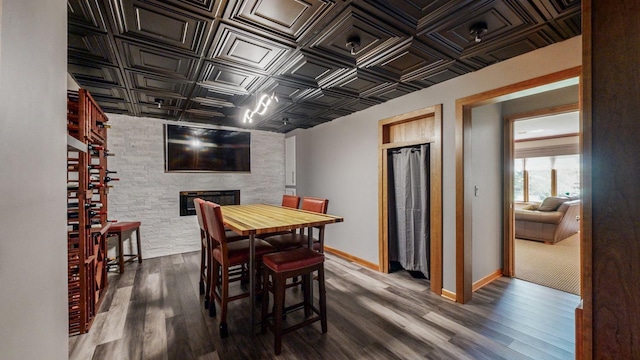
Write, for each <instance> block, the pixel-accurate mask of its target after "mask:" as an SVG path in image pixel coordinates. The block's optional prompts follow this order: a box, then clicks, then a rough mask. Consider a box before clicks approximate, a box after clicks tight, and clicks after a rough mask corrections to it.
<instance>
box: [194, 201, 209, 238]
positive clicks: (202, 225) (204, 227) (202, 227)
mask: <svg viewBox="0 0 640 360" xmlns="http://www.w3.org/2000/svg"><path fill="white" fill-rule="evenodd" d="M204 203H205V201H204V200H202V199H200V198H195V199H193V205H194V207H195V208H196V216H197V217H198V225H200V230H201V231H204V232H205V234H206V232H207V223H206V222H205V221H204V217H203V215H202V212H203V210H202V209H203V206H204Z"/></svg>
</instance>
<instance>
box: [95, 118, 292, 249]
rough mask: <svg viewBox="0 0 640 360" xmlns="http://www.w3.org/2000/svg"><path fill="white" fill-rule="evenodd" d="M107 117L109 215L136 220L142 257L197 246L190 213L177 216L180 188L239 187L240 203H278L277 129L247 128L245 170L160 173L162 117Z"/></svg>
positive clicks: (280, 161) (280, 162)
mask: <svg viewBox="0 0 640 360" xmlns="http://www.w3.org/2000/svg"><path fill="white" fill-rule="evenodd" d="M108 116H109V123H110V124H111V129H109V132H108V136H109V139H108V144H109V150H110V151H111V152H113V153H115V154H116V156H112V157H110V158H109V159H108V161H109V170H115V171H117V172H118V173H117V177H119V178H120V181H118V182H115V183H113V184H114V187H113V188H112V189H111V190H110V192H109V217H110V218H112V219H116V220H119V221H141V222H142V225H141V227H140V233H141V235H140V238H141V239H142V255H143V257H145V258H148V257H156V256H163V255H169V254H176V253H181V252H187V251H195V250H200V235H199V232H198V223H197V220H196V217H195V216H180V212H179V192H180V191H187V190H189V191H192V190H240V200H241V202H242V203H243V204H246V203H271V204H280V203H281V202H282V194H283V193H284V135H283V134H277V133H272V132H266V131H252V132H251V173H165V171H164V135H163V125H164V124H165V123H167V122H166V121H163V120H158V119H150V118H136V117H131V116H127V115H117V114H108ZM176 124H178V123H176ZM180 124H183V125H184V123H180ZM193 125H194V126H202V125H198V124H193ZM234 130H237V129H234Z"/></svg>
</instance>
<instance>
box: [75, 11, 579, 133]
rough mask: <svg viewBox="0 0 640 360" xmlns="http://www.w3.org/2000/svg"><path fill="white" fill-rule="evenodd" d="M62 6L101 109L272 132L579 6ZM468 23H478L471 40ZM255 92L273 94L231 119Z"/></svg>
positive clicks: (508, 49)
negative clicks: (260, 110) (477, 35)
mask: <svg viewBox="0 0 640 360" xmlns="http://www.w3.org/2000/svg"><path fill="white" fill-rule="evenodd" d="M68 9H69V10H68V15H69V48H68V54H69V60H68V71H69V73H70V74H71V75H72V76H73V77H74V79H75V80H76V81H77V82H78V84H80V86H82V87H84V88H86V89H88V90H89V91H90V92H91V94H92V95H93V96H94V98H95V99H96V100H97V101H98V103H99V104H100V106H101V107H102V108H103V109H104V110H105V111H106V112H108V113H124V114H129V115H133V116H146V117H157V118H163V119H170V120H182V121H191V122H199V123H206V124H217V125H226V126H234V127H245V128H255V129H260V130H268V131H276V132H287V131H290V130H293V129H295V128H309V127H312V126H315V125H318V124H320V123H323V122H326V121H330V120H333V119H335V118H337V117H340V116H344V115H347V114H350V113H352V112H355V111H359V110H362V109H365V108H367V107H369V106H372V105H375V104H379V103H382V102H384V101H387V100H390V99H393V98H395V97H398V96H402V95H404V94H407V93H410V92H412V91H416V90H419V89H422V88H425V87H428V86H431V85H433V84H436V83H439V82H442V81H445V80H448V79H451V78H454V77H456V76H459V75H462V74H465V73H468V72H472V71H475V70H478V69H480V68H482V67H485V66H487V65H490V64H493V63H495V62H498V61H502V60H506V59H509V58H511V57H514V56H518V55H521V54H523V53H526V52H528V51H532V50H535V49H537V48H540V47H544V46H546V45H549V44H552V43H555V42H558V41H562V40H565V39H568V38H571V37H573V36H576V35H579V34H580V1H579V0H528V1H517V0H484V1H479V0H476V1H469V0H458V1H449V0H431V1H428V0H422V1H421V0H402V1H382V0H369V1H357V0H353V1H343V0H304V1H303V0H228V1H225V0H68ZM476 24H485V25H486V28H487V31H486V32H484V33H483V34H482V35H481V38H482V41H481V42H475V40H474V35H472V34H471V33H470V28H471V26H472V25H476ZM354 38H357V40H358V42H359V45H358V46H356V47H355V48H354V51H353V54H352V52H351V49H350V48H349V47H348V46H347V45H346V44H347V42H349V41H350V40H354ZM263 94H267V95H271V94H275V95H276V96H277V98H278V102H277V103H272V104H271V105H270V106H269V108H268V110H267V111H266V112H265V113H264V114H263V115H258V114H255V115H254V116H253V120H254V121H253V123H251V124H244V123H243V117H244V114H245V112H246V111H247V110H249V109H250V110H254V109H255V108H256V105H257V102H258V100H259V98H260V96H261V95H263ZM159 102H160V103H161V106H160V107H158V103H159ZM284 118H287V119H288V121H287V123H286V124H285V122H284V121H283V119H284Z"/></svg>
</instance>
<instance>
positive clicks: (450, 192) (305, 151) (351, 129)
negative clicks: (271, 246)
mask: <svg viewBox="0 0 640 360" xmlns="http://www.w3.org/2000/svg"><path fill="white" fill-rule="evenodd" d="M581 40H582V38H581V37H575V38H572V39H570V40H567V41H564V42H561V43H557V44H554V45H550V46H547V47H545V48H542V49H539V50H536V51H533V52H530V53H527V54H524V55H522V56H519V57H517V58H513V59H510V60H507V61H503V62H500V63H498V64H495V65H493V66H489V67H487V68H484V69H482V70H479V71H476V72H473V73H470V74H466V75H463V76H460V77H458V78H454V79H452V80H449V81H447V82H444V83H441V84H438V85H434V86H432V87H430V88H427V89H423V90H420V91H417V92H415V93H411V94H408V95H405V96H403V97H401V98H397V99H394V100H391V101H388V102H386V103H384V104H380V105H377V106H374V107H371V108H369V109H366V110H364V111H361V112H357V113H354V114H351V115H348V116H345V117H342V118H339V119H336V120H334V121H332V122H329V123H325V124H321V125H318V126H316V127H313V128H311V129H307V130H296V131H293V132H291V133H290V135H296V136H297V139H296V142H297V144H296V147H297V149H298V152H297V154H296V155H297V158H296V161H297V164H298V179H297V181H298V187H297V190H298V194H299V195H303V196H304V195H314V196H323V197H327V198H329V199H330V202H329V213H332V214H336V215H341V216H344V218H345V221H344V223H341V224H337V225H331V226H328V227H327V231H326V238H325V241H326V244H327V245H328V246H331V247H334V248H337V249H339V250H342V251H345V252H347V253H349V254H351V255H354V256H356V257H359V258H362V259H364V260H366V261H369V262H372V263H375V264H377V263H378V165H377V164H378V163H377V151H378V147H377V141H378V138H377V137H378V121H379V120H381V119H385V118H388V117H391V116H394V115H398V114H403V113H406V112H409V111H412V110H417V109H422V108H425V107H427V106H431V105H435V104H443V117H444V123H443V212H444V215H443V217H444V218H443V223H444V224H443V237H444V244H443V246H444V249H443V267H444V273H443V280H444V288H445V289H447V290H450V291H453V290H454V289H455V235H456V234H455V215H456V208H455V181H456V178H455V139H454V136H455V132H454V130H455V101H456V99H458V98H462V97H465V96H469V95H473V94H477V93H480V92H483V91H487V90H491V89H495V88H498V87H502V86H506V85H510V84H513V83H516V82H519V81H524V80H528V79H531V78H535V77H539V76H542V75H546V74H550V73H553V72H557V71H560V70H564V69H568V68H571V67H575V66H579V65H580V64H581V61H582V58H581Z"/></svg>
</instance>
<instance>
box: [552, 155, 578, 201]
mask: <svg viewBox="0 0 640 360" xmlns="http://www.w3.org/2000/svg"><path fill="white" fill-rule="evenodd" d="M553 168H554V169H556V173H557V184H558V186H557V188H558V193H557V195H579V194H580V156H579V155H564V156H556V157H555V162H554V166H553Z"/></svg>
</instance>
